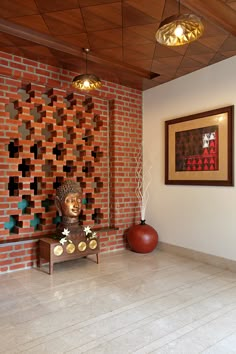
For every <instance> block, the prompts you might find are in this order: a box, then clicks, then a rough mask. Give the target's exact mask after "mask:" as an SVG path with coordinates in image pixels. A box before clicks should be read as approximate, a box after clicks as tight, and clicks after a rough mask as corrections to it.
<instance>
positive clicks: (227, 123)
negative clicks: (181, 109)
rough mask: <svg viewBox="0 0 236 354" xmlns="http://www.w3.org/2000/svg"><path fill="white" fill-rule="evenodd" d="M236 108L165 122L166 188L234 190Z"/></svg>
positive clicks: (231, 107)
mask: <svg viewBox="0 0 236 354" xmlns="http://www.w3.org/2000/svg"><path fill="white" fill-rule="evenodd" d="M233 115H234V106H227V107H223V108H218V109H214V110H211V111H208V112H202V113H197V114H193V115H190V116H187V117H181V118H176V119H171V120H167V121H165V184H186V185H188V184H189V185H208V186H233V184H234V183H233Z"/></svg>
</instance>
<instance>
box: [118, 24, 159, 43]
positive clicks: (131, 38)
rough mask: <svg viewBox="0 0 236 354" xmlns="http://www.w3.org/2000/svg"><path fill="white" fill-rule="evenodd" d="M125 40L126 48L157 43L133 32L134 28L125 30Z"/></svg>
mask: <svg viewBox="0 0 236 354" xmlns="http://www.w3.org/2000/svg"><path fill="white" fill-rule="evenodd" d="M123 40H124V47H129V46H134V45H143V44H150V43H155V42H154V40H152V41H151V40H150V39H147V38H145V37H144V36H142V35H140V34H138V33H136V32H135V31H133V27H125V28H124V30H123Z"/></svg>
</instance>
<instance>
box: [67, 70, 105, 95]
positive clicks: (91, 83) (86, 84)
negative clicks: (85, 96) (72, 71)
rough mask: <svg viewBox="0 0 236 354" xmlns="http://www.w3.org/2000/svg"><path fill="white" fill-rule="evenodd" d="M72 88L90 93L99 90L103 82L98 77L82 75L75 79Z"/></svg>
mask: <svg viewBox="0 0 236 354" xmlns="http://www.w3.org/2000/svg"><path fill="white" fill-rule="evenodd" d="M72 86H73V87H74V88H76V89H79V90H84V91H90V90H97V89H99V88H100V87H101V86H102V82H101V80H100V79H99V77H97V76H96V75H93V74H82V75H78V76H76V77H75V78H74V79H73V81H72Z"/></svg>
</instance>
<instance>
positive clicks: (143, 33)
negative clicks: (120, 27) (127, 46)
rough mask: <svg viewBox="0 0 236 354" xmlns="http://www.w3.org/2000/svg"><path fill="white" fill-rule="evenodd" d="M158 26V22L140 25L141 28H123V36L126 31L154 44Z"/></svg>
mask: <svg viewBox="0 0 236 354" xmlns="http://www.w3.org/2000/svg"><path fill="white" fill-rule="evenodd" d="M158 26H159V22H155V23H149V24H147V25H141V26H132V27H125V28H124V35H125V33H126V31H130V32H132V33H135V34H137V35H138V36H140V37H142V38H144V39H146V40H148V41H151V42H154V43H156V39H155V33H156V31H157V29H158Z"/></svg>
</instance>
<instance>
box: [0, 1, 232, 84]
mask: <svg viewBox="0 0 236 354" xmlns="http://www.w3.org/2000/svg"><path fill="white" fill-rule="evenodd" d="M180 8H181V13H195V14H197V15H199V16H200V17H201V19H202V21H203V24H204V26H205V31H204V34H203V36H202V37H201V38H200V39H199V40H198V41H195V42H193V43H191V44H189V45H185V46H181V47H172V48H167V47H164V46H161V45H159V44H158V43H157V42H156V40H155V33H156V31H157V28H158V26H159V24H160V22H161V21H162V20H163V19H164V18H166V17H168V16H171V15H173V14H176V13H178V1H177V0H122V1H118V0H51V1H50V0H11V1H10V0H1V2H0V31H1V33H0V51H3V52H8V53H13V54H15V55H19V56H23V57H26V58H29V59H33V60H37V61H41V62H44V63H48V64H51V65H54V66H59V67H63V68H66V69H70V70H73V71H75V72H76V73H78V74H79V73H83V72H85V56H84V52H83V48H90V53H89V54H88V71H89V72H92V73H94V74H96V75H98V76H100V78H101V79H104V80H108V81H112V82H116V83H120V84H122V85H125V86H129V87H133V88H137V89H141V90H145V89H148V88H151V87H154V86H157V85H160V84H162V83H165V82H167V81H170V80H173V79H175V78H177V77H180V76H183V75H185V74H188V73H191V72H193V71H195V70H198V69H201V68H203V67H206V66H208V65H211V64H214V63H216V62H219V61H222V60H224V59H227V58H229V57H231V56H234V55H235V54H236V0H235V1H234V0H181V6H180Z"/></svg>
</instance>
